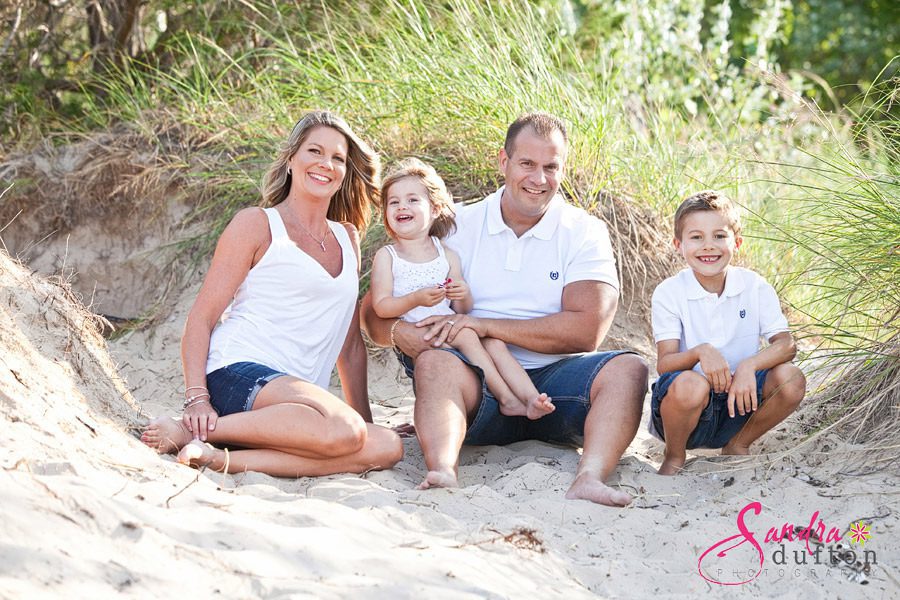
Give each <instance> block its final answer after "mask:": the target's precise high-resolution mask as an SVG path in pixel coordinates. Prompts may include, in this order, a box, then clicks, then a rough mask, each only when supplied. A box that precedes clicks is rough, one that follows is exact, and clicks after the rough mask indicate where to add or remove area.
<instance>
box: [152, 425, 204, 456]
mask: <svg viewBox="0 0 900 600" xmlns="http://www.w3.org/2000/svg"><path fill="white" fill-rule="evenodd" d="M192 437H193V436H192V435H191V432H190V431H188V428H187V427H185V425H184V422H182V420H181V419H174V418H172V417H157V418H155V419H153V420H152V421H150V424H149V425H147V426H146V427H144V431H143V432H142V433H141V441H142V442H144V444H146V445H148V446H150V447H151V448H153V449H154V450H156V451H157V452H159V453H160V454H174V453H175V452H178V451H179V450H181V449H182V448H183V447H184V446H185V444H187V443H188V442H190V441H191V438H192Z"/></svg>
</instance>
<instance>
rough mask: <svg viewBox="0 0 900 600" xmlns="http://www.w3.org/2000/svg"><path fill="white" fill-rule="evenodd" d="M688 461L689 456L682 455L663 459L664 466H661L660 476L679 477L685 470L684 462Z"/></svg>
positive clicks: (667, 456)
mask: <svg viewBox="0 0 900 600" xmlns="http://www.w3.org/2000/svg"><path fill="white" fill-rule="evenodd" d="M686 460H687V454H680V455H678V456H669V455H668V454H667V455H666V456H665V458H663V462H662V464H661V465H660V466H659V471H657V473H659V474H660V475H677V474H678V473H680V472H681V470H682V469H683V468H684V461H686Z"/></svg>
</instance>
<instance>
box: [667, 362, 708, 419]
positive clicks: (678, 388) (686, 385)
mask: <svg viewBox="0 0 900 600" xmlns="http://www.w3.org/2000/svg"><path fill="white" fill-rule="evenodd" d="M665 401H666V402H668V403H670V404H676V405H677V406H678V407H679V408H681V409H683V410H697V409H702V408H704V407H705V406H706V403H707V402H709V381H708V380H707V379H706V377H704V376H703V375H701V374H700V373H697V372H696V371H682V372H681V373H679V374H678V376H677V377H676V378H675V381H673V382H672V384H671V385H669V389H668V391H667V392H666V396H665Z"/></svg>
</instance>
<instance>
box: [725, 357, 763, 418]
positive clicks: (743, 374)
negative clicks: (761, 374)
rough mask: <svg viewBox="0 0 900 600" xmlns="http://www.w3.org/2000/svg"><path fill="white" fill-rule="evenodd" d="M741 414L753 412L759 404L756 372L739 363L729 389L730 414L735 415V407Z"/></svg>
mask: <svg viewBox="0 0 900 600" xmlns="http://www.w3.org/2000/svg"><path fill="white" fill-rule="evenodd" d="M735 406H736V407H737V411H738V412H739V413H740V414H741V415H745V414H747V413H750V412H753V411H754V410H756V407H757V406H758V402H757V398H756V372H755V371H754V370H753V369H752V368H750V367H745V366H744V365H743V364H740V365H738V368H737V369H736V370H735V372H734V379H733V380H732V382H731V387H730V388H729V389H728V416H729V417H733V416H734V409H735Z"/></svg>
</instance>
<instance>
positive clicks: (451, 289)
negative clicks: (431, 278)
mask: <svg viewBox="0 0 900 600" xmlns="http://www.w3.org/2000/svg"><path fill="white" fill-rule="evenodd" d="M444 290H446V292H447V298H449V299H450V300H465V299H466V296H468V295H469V284H467V283H466V282H465V281H463V280H461V279H460V280H453V279H451V280H450V282H449V283H447V284H446V285H445V286H444Z"/></svg>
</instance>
